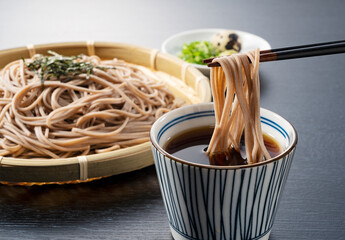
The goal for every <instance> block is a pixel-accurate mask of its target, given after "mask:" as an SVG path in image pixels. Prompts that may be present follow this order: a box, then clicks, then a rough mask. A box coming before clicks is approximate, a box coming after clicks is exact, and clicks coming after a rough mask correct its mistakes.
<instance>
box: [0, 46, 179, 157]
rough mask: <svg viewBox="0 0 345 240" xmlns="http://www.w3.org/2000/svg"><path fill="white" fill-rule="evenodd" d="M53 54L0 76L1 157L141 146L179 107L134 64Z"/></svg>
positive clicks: (67, 154)
mask: <svg viewBox="0 0 345 240" xmlns="http://www.w3.org/2000/svg"><path fill="white" fill-rule="evenodd" d="M50 53H51V54H52V55H53V56H49V57H48V56H42V55H35V56H34V57H33V58H31V59H26V60H24V59H22V60H18V61H14V62H12V63H10V64H8V65H7V66H5V68H3V69H2V71H1V73H0V156H11V157H20V158H33V157H34V158H35V157H37V158H64V157H71V156H76V155H86V154H91V153H102V152H107V151H112V150H116V149H119V148H122V147H128V146H132V145H136V144H140V143H143V142H146V141H149V129H150V127H151V125H152V123H153V122H154V121H155V119H156V118H157V117H159V116H160V115H161V114H163V113H164V112H166V111H169V110H170V109H173V108H175V107H176V106H177V105H176V101H175V100H174V96H173V95H172V94H171V93H170V92H169V91H168V89H167V87H166V85H165V84H164V83H162V82H157V81H155V80H153V79H151V78H150V77H149V76H148V75H146V74H144V72H142V71H141V70H140V69H139V67H137V66H136V65H131V64H128V63H126V62H124V61H120V60H117V59H114V60H104V61H102V60H101V59H100V58H99V57H97V56H90V57H89V56H85V55H80V56H75V57H65V56H61V55H59V54H56V53H54V52H50Z"/></svg>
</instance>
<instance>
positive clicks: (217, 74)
mask: <svg viewBox="0 0 345 240" xmlns="http://www.w3.org/2000/svg"><path fill="white" fill-rule="evenodd" d="M259 57H260V52H259V49H257V50H255V51H254V50H253V51H249V52H248V53H246V54H235V55H230V56H227V57H220V58H215V59H214V60H213V61H214V62H218V63H219V64H220V65H221V67H216V68H211V89H212V94H213V99H214V108H215V119H216V123H215V130H214V133H213V135H212V138H211V141H210V144H209V147H208V150H207V151H208V153H209V154H210V156H212V155H213V154H218V153H225V152H228V151H230V149H231V148H234V149H235V150H236V151H238V152H240V141H241V137H242V134H243V133H244V140H245V151H246V157H247V162H248V164H251V163H256V162H260V161H263V160H264V157H265V158H266V159H269V158H270V155H269V153H268V151H267V149H266V147H265V145H264V141H263V135H262V130H261V121H260V83H259ZM229 116H230V117H229Z"/></svg>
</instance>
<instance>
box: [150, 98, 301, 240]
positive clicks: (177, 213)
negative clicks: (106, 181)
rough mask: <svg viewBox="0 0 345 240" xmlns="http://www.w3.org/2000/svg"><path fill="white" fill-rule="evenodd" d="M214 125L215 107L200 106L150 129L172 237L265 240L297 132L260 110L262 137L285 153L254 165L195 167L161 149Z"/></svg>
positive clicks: (172, 115)
mask: <svg viewBox="0 0 345 240" xmlns="http://www.w3.org/2000/svg"><path fill="white" fill-rule="evenodd" d="M214 122H215V119H214V111H213V103H202V104H196V105H189V106H185V107H182V108H179V109H176V110H173V111H171V112H169V113H167V114H165V115H163V116H162V117H161V118H159V119H158V120H157V121H156V122H155V123H154V124H153V126H152V129H151V132H150V137H151V143H152V152H153V156H154V161H155V166H156V171H157V175H158V180H159V184H160V189H161V193H162V198H163V201H164V204H165V208H166V212H167V215H168V220H169V224H170V229H171V233H172V236H173V237H174V239H175V240H180V239H186V240H187V239H188V240H191V239H193V240H194V239H195V240H196V239H202V240H207V239H210V240H216V239H222V240H230V239H262V240H263V239H268V237H269V235H270V232H271V230H272V226H273V222H274V218H275V215H276V212H277V208H278V205H279V200H280V199H281V196H282V192H283V189H284V185H285V183H286V179H287V177H288V173H289V169H290V166H291V163H292V159H293V156H294V152H295V148H296V144H297V133H296V130H295V129H294V127H293V126H292V125H291V124H290V123H289V122H288V121H286V120H285V119H284V118H282V117H281V116H279V115H277V114H275V113H273V112H271V111H268V110H266V109H263V108H261V123H262V131H263V132H264V133H266V134H268V135H270V136H271V137H273V138H274V139H275V140H276V141H277V142H278V143H279V144H280V145H281V146H282V148H283V152H282V153H281V154H280V155H278V156H276V157H274V158H271V159H269V160H267V161H264V162H260V163H256V164H252V165H239V166H212V165H202V164H196V163H192V162H188V161H186V160H184V159H179V158H177V157H174V156H173V155H171V154H169V153H167V152H166V151H165V150H164V149H163V147H164V146H165V144H166V142H167V141H168V140H169V139H170V138H171V137H172V136H174V135H177V134H178V133H180V132H183V131H186V130H187V129H190V128H195V127H202V126H210V125H211V126H212V125H214Z"/></svg>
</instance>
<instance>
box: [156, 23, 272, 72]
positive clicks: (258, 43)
mask: <svg viewBox="0 0 345 240" xmlns="http://www.w3.org/2000/svg"><path fill="white" fill-rule="evenodd" d="M223 30H230V29H220V28H208V29H195V30H190V31H185V32H181V33H177V34H175V35H173V36H171V37H169V38H168V39H166V40H165V41H164V42H163V44H162V51H163V52H164V53H168V54H171V55H174V56H178V54H179V52H181V49H182V46H183V44H185V43H190V42H193V41H210V40H211V38H212V36H213V35H214V34H216V33H218V32H220V31H223ZM232 31H234V32H236V33H237V34H238V35H239V36H240V38H242V50H241V52H246V51H248V50H251V49H255V48H260V50H267V49H271V45H270V44H269V43H268V42H267V41H266V40H265V39H263V38H261V37H259V36H257V35H254V34H251V33H248V32H243V31H238V30H232ZM192 65H193V66H194V67H196V68H197V69H199V70H200V71H201V72H202V73H203V74H204V75H206V76H209V74H210V69H209V68H208V67H207V66H205V65H200V64H192Z"/></svg>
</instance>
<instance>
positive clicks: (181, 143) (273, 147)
mask: <svg viewBox="0 0 345 240" xmlns="http://www.w3.org/2000/svg"><path fill="white" fill-rule="evenodd" d="M213 129H214V128H213V126H203V127H199V128H192V129H189V130H187V131H184V132H181V133H179V134H177V135H175V136H173V137H171V138H170V139H169V140H168V141H167V143H166V145H165V146H164V147H163V148H164V150H165V151H167V152H168V153H170V154H171V155H173V156H175V157H177V158H179V159H182V160H185V161H188V162H192V163H198V164H204V165H217V166H235V165H247V164H248V163H247V158H246V153H245V146H244V138H243V137H242V139H241V147H240V148H241V152H238V151H236V150H235V149H231V150H230V151H229V152H227V153H225V154H224V153H222V154H216V155H212V156H211V157H209V155H208V154H207V153H206V151H207V147H208V144H209V142H210V139H211V137H212V133H213ZM263 138H264V144H265V146H266V148H267V151H268V152H269V154H270V156H271V157H272V158H273V157H275V156H278V155H279V154H280V153H281V152H282V148H281V146H280V145H279V144H278V142H277V141H276V140H274V139H273V138H272V137H271V136H269V135H267V134H265V133H264V134H263Z"/></svg>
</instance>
